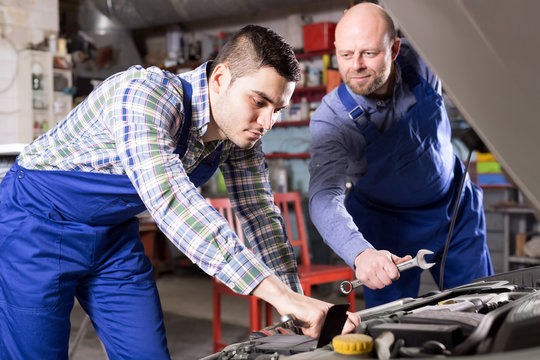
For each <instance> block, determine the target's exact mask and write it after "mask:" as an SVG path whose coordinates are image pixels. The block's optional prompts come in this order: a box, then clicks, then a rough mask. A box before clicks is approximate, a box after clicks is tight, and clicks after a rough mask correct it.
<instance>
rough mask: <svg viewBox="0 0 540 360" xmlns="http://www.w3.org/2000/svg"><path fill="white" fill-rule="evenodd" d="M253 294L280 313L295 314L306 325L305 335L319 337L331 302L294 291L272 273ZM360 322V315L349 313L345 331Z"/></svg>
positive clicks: (352, 329) (349, 330) (350, 329)
mask: <svg viewBox="0 0 540 360" xmlns="http://www.w3.org/2000/svg"><path fill="white" fill-rule="evenodd" d="M253 295H255V296H257V297H260V298H261V299H263V300H265V301H267V302H269V303H270V304H272V306H274V307H275V308H276V310H277V311H278V313H280V314H281V315H284V314H293V315H294V316H295V318H296V319H298V320H300V321H301V322H302V323H304V324H305V325H306V326H305V327H302V332H303V333H304V335H307V336H311V337H313V338H318V337H319V333H320V332H321V328H322V325H323V323H324V319H325V317H326V313H327V312H328V309H330V307H332V304H331V303H327V302H324V301H321V300H317V299H314V298H310V297H307V296H304V295H302V294H299V293H296V292H294V291H292V290H291V289H290V288H289V287H288V286H287V285H285V284H284V283H283V282H281V280H279V279H278V277H277V276H275V275H272V276H269V277H267V278H266V279H264V280H263V281H262V282H261V283H260V284H259V285H258V286H257V287H256V288H255V290H254V291H253ZM359 324H360V318H359V317H358V315H354V314H349V318H348V320H347V322H346V323H345V326H344V328H343V333H349V332H352V331H354V330H355V329H356V327H357V326H358V325H359Z"/></svg>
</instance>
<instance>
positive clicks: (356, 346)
mask: <svg viewBox="0 0 540 360" xmlns="http://www.w3.org/2000/svg"><path fill="white" fill-rule="evenodd" d="M332 346H333V347H334V351H335V352H337V353H338V354H343V355H359V354H367V353H369V352H371V350H372V349H373V338H372V337H371V336H369V335H365V334H343V335H337V336H334V338H333V339H332Z"/></svg>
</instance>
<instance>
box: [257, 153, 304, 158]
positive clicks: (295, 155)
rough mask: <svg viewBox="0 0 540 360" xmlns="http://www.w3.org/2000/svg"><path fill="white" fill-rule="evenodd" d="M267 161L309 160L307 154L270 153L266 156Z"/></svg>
mask: <svg viewBox="0 0 540 360" xmlns="http://www.w3.org/2000/svg"><path fill="white" fill-rule="evenodd" d="M266 158H267V159H309V158H310V155H309V153H271V154H266Z"/></svg>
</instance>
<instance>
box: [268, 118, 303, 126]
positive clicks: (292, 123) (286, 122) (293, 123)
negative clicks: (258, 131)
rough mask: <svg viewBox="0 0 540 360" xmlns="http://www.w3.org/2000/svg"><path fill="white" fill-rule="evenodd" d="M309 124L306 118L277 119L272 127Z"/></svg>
mask: <svg viewBox="0 0 540 360" xmlns="http://www.w3.org/2000/svg"><path fill="white" fill-rule="evenodd" d="M307 125H309V119H308V120H294V121H287V120H286V121H279V122H277V123H275V124H274V127H287V126H307Z"/></svg>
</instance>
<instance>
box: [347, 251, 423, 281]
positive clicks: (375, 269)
mask: <svg viewBox="0 0 540 360" xmlns="http://www.w3.org/2000/svg"><path fill="white" fill-rule="evenodd" d="M410 259H412V256H410V255H407V256H404V257H399V256H396V255H394V254H392V253H390V252H389V251H386V250H375V249H366V250H364V251H362V252H361V253H360V254H358V256H357V257H356V259H354V266H355V269H356V271H355V275H356V278H357V279H358V280H360V281H362V283H363V284H364V286H367V287H368V288H370V289H372V290H376V289H382V288H384V287H385V286H388V285H390V284H391V283H392V281H394V280H397V279H399V271H398V268H397V266H396V265H397V264H400V263H402V262H405V261H407V260H410Z"/></svg>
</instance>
